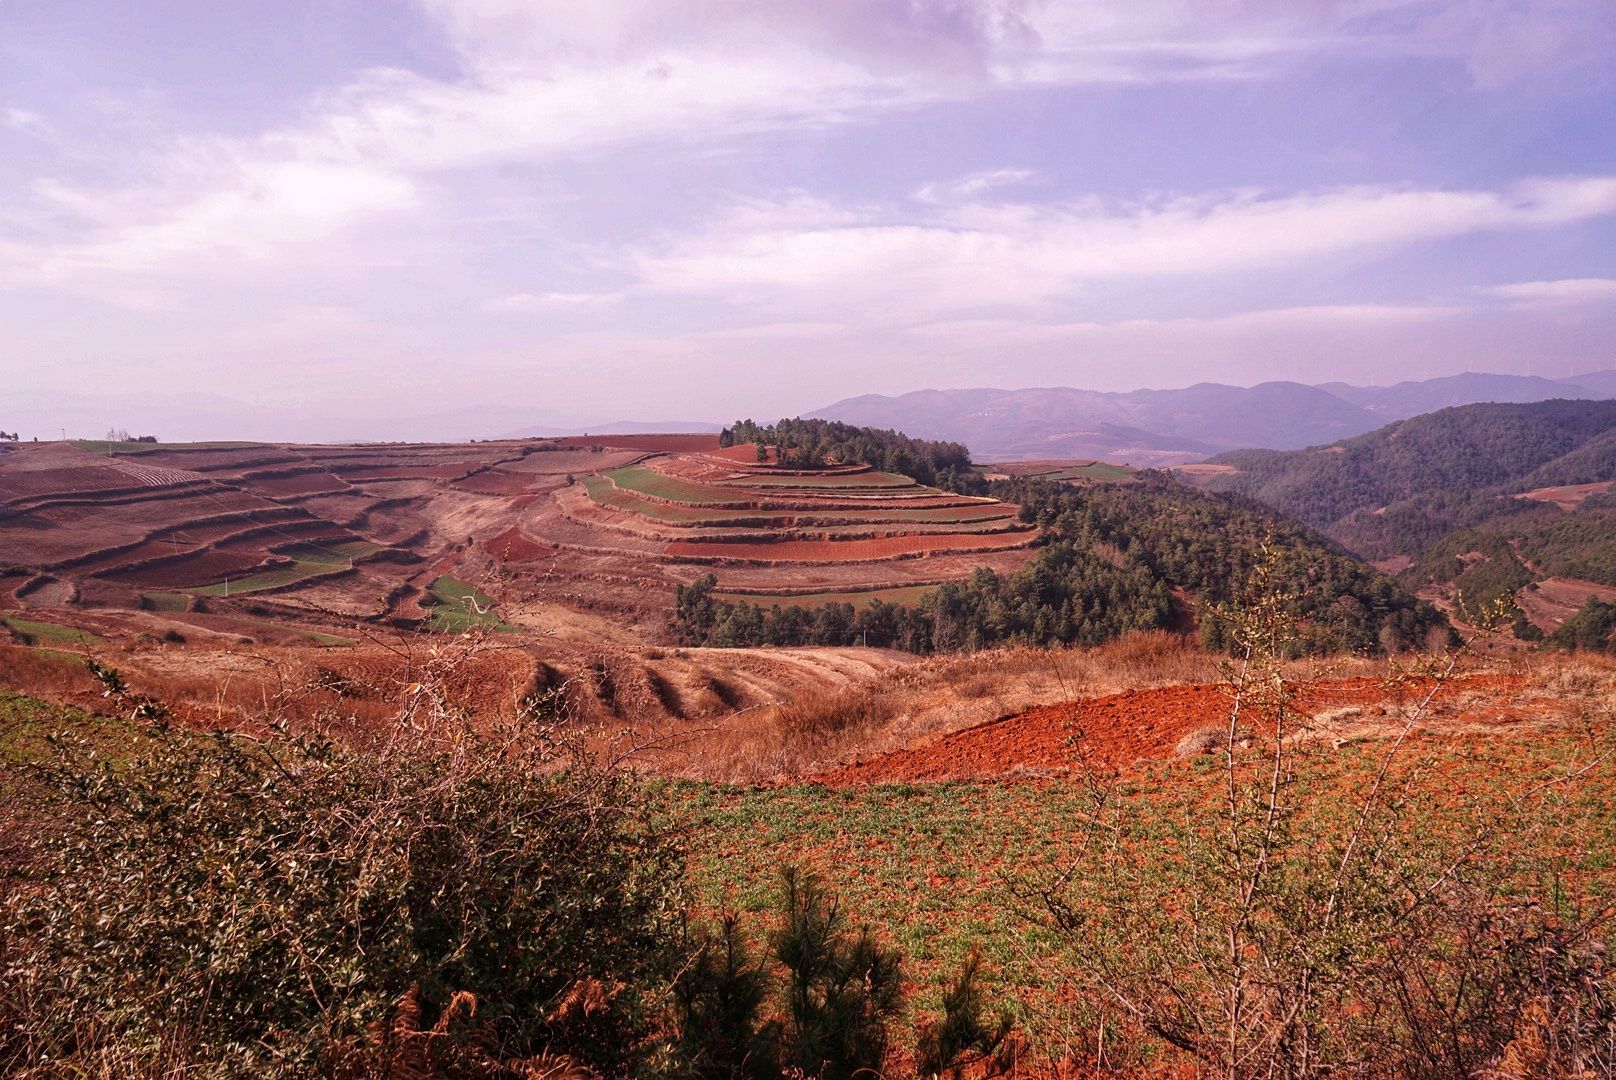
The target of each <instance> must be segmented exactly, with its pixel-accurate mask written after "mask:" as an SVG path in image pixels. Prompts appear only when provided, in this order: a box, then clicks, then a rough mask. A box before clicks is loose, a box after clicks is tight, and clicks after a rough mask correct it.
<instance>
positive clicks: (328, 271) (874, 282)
mask: <svg viewBox="0 0 1616 1080" xmlns="http://www.w3.org/2000/svg"><path fill="white" fill-rule="evenodd" d="M0 331H3V338H0V370H3V376H4V377H3V380H0V386H3V388H0V427H5V428H7V429H9V428H11V427H15V426H22V427H23V429H24V431H25V433H28V432H32V431H34V430H35V429H37V430H38V433H41V434H43V433H45V432H46V431H47V430H48V431H51V432H54V430H55V428H56V427H58V426H66V427H68V428H69V429H70V431H69V433H70V434H72V433H74V431H73V430H72V429H74V428H75V427H81V426H83V425H93V424H95V423H97V422H98V421H99V420H100V418H101V417H103V416H104V417H105V422H104V423H103V424H102V426H103V427H104V426H105V424H107V423H115V424H118V425H119V426H125V427H130V428H139V427H142V426H152V425H159V424H160V425H164V426H165V430H164V431H163V432H162V433H163V434H164V435H165V437H179V436H188V437H189V436H211V435H223V434H229V433H232V432H235V433H240V434H244V435H254V436H272V435H280V436H284V437H298V436H309V437H313V436H319V437H328V438H329V437H334V436H337V435H341V434H343V433H346V432H350V431H351V432H352V433H353V434H355V435H360V434H372V433H375V432H377V431H379V430H389V428H388V426H387V425H388V424H389V423H391V422H393V421H396V420H399V419H401V418H406V417H418V416H423V415H427V414H452V415H454V416H455V417H456V419H454V421H453V423H461V422H462V420H463V418H464V416H465V415H466V413H465V411H466V410H471V409H474V408H480V407H484V406H487V407H491V408H493V409H495V410H497V411H496V412H495V413H493V414H491V415H490V417H489V423H492V424H493V425H494V427H495V428H496V429H500V425H501V424H504V427H505V428H508V427H510V426H518V425H516V424H508V423H505V421H506V420H507V419H508V418H513V417H514V418H526V422H531V423H563V424H569V423H576V424H587V423H590V422H600V421H604V420H608V419H615V418H627V417H632V418H640V419H663V418H670V419H671V418H683V419H714V420H723V419H728V418H731V417H733V416H735V415H737V414H746V415H757V416H760V417H764V416H767V417H773V416H776V415H780V414H794V413H797V412H801V411H807V410H809V409H812V408H814V407H816V406H820V405H823V404H826V403H828V402H830V401H833V400H835V399H837V398H840V397H845V396H850V395H852V394H857V393H867V392H881V393H896V392H903V391H906V390H912V389H917V388H920V387H924V386H982V385H991V386H1027V385H1076V386H1087V387H1094V388H1099V389H1130V388H1134V387H1138V386H1173V385H1184V384H1187V383H1191V382H1197V381H1201V380H1218V381H1225V382H1236V383H1252V382H1258V381H1262V380H1264V379H1268V378H1295V379H1300V380H1302V381H1308V382H1319V381H1325V380H1329V379H1338V378H1339V379H1348V380H1352V381H1359V382H1393V381H1397V380H1399V379H1402V378H1408V377H1419V376H1421V375H1424V374H1431V375H1438V374H1446V373H1450V372H1454V371H1463V370H1465V369H1466V368H1467V367H1472V366H1473V367H1474V368H1475V369H1476V370H1493V371H1512V372H1522V373H1524V372H1527V371H1528V370H1530V371H1533V372H1535V373H1538V374H1552V375H1557V376H1563V375H1567V374H1570V373H1572V372H1579V371H1586V370H1592V369H1598V368H1609V367H1613V366H1616V349H1613V348H1612V343H1613V342H1616V0H1356V2H1328V0H1251V2H1241V0H1083V2H1066V3H1062V2H1048V3H1039V2H1037V0H1025V2H1023V0H975V2H973V0H637V2H636V0H565V2H561V0H555V2H551V0H420V2H418V3H413V4H410V3H403V2H400V3H396V4H395V3H387V2H384V0H275V2H274V3H246V2H235V3H232V2H228V0H140V2H133V0H104V2H92V0H0ZM148 420H149V421H150V423H149V424H148V423H147V421H148ZM442 422H444V423H448V422H449V421H442ZM466 423H468V424H469V423H470V422H469V421H466ZM227 429H228V430H227ZM414 433H420V434H437V433H438V432H436V431H432V432H427V431H426V430H425V428H423V429H421V431H419V432H414ZM467 433H468V434H472V433H491V432H489V431H486V430H484V431H480V432H479V431H475V430H473V429H472V428H471V427H468V430H467ZM411 434H412V432H411V431H409V430H404V431H400V432H399V437H409V436H410V435H411Z"/></svg>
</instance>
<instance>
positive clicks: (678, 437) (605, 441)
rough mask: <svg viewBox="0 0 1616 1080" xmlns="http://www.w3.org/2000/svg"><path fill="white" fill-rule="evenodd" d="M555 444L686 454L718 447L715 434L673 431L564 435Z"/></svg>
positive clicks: (712, 449) (555, 440)
mask: <svg viewBox="0 0 1616 1080" xmlns="http://www.w3.org/2000/svg"><path fill="white" fill-rule="evenodd" d="M550 441H551V442H554V443H556V444H557V445H558V446H584V447H588V446H611V447H616V448H617V449H620V450H646V451H652V452H656V453H663V454H689V453H702V452H708V451H714V450H717V449H718V433H717V432H713V433H712V434H711V435H709V434H707V433H705V432H695V433H689V432H673V433H669V434H655V435H564V436H562V437H561V438H558V439H552V440H550Z"/></svg>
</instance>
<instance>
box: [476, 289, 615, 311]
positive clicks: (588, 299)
mask: <svg viewBox="0 0 1616 1080" xmlns="http://www.w3.org/2000/svg"><path fill="white" fill-rule="evenodd" d="M623 297H624V294H623V293H620V292H613V293H587V292H547V293H513V294H511V295H510V296H501V297H498V298H497V299H493V300H489V301H486V302H485V303H484V304H483V310H485V311H499V312H507V313H515V314H523V313H531V312H539V311H582V310H588V309H590V308H601V307H608V306H610V305H612V304H616V303H620V302H621V301H622V300H623Z"/></svg>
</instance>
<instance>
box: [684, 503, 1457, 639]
mask: <svg viewBox="0 0 1616 1080" xmlns="http://www.w3.org/2000/svg"><path fill="white" fill-rule="evenodd" d="M990 492H991V494H993V495H994V496H995V497H996V498H1000V499H1004V500H1006V501H1009V502H1015V503H1018V504H1020V506H1021V516H1022V518H1023V520H1025V521H1027V522H1029V523H1034V524H1038V525H1040V526H1041V527H1042V528H1043V529H1044V535H1045V542H1044V545H1043V546H1042V547H1041V549H1040V550H1039V551H1038V553H1037V555H1036V556H1035V557H1034V558H1033V560H1032V561H1031V562H1030V563H1029V564H1028V565H1027V566H1025V567H1023V568H1022V569H1021V570H1020V571H1018V572H1017V573H1014V574H1010V575H1000V574H996V573H994V572H993V571H991V570H986V569H982V570H978V571H977V572H976V573H975V574H973V575H972V576H971V577H970V578H969V579H968V580H966V581H963V582H958V583H952V584H947V585H943V586H940V587H938V588H937V589H935V590H933V591H932V592H930V593H928V594H926V595H925V596H924V597H923V598H922V600H921V602H920V603H919V604H918V605H917V606H915V607H914V608H902V607H896V606H893V605H889V604H882V603H879V602H872V603H870V604H868V605H866V606H865V607H863V608H861V609H855V608H854V606H853V605H851V604H830V605H825V606H823V607H820V608H816V609H804V608H800V607H794V606H786V605H777V606H772V607H767V608H765V607H762V606H760V605H756V604H750V603H744V602H743V603H722V602H718V601H715V600H714V599H713V598H712V595H711V594H712V592H713V589H714V587H715V585H716V580H715V579H713V578H712V577H708V578H704V579H702V580H701V581H698V582H697V583H695V584H694V585H691V586H688V587H682V588H680V589H679V590H678V592H677V593H676V596H675V623H676V631H677V633H678V636H679V637H680V639H681V640H682V641H684V642H686V643H688V644H701V645H719V646H742V645H851V644H858V643H861V642H864V641H868V642H869V644H872V645H883V646H888V647H893V648H899V649H905V650H908V651H912V652H922V653H925V652H951V651H972V650H976V649H982V648H987V647H990V646H993V645H1000V644H1027V645H1055V644H1081V645H1094V644H1099V643H1101V642H1104V641H1108V640H1110V639H1112V638H1115V637H1117V636H1119V635H1121V634H1124V633H1126V632H1128V631H1132V630H1157V629H1171V630H1189V629H1191V628H1196V629H1197V631H1198V633H1199V634H1200V637H1201V640H1202V641H1203V642H1204V643H1205V644H1207V645H1208V646H1210V647H1213V648H1223V647H1226V646H1227V644H1228V642H1227V640H1226V638H1225V631H1224V624H1223V622H1222V621H1221V620H1219V619H1217V618H1213V617H1209V616H1211V615H1212V613H1213V612H1214V611H1215V610H1216V609H1217V608H1219V607H1221V606H1224V605H1229V604H1233V603H1237V602H1239V601H1240V600H1241V599H1242V598H1243V597H1244V595H1245V593H1246V592H1247V590H1248V589H1249V587H1250V585H1251V582H1252V577H1253V572H1254V571H1255V569H1256V567H1257V565H1258V562H1259V560H1261V559H1264V558H1265V557H1266V558H1268V559H1269V560H1270V561H1271V567H1270V574H1271V579H1272V580H1273V581H1274V583H1275V584H1276V585H1277V586H1278V587H1279V588H1280V589H1281V590H1282V591H1284V592H1286V593H1288V594H1290V595H1291V604H1292V608H1293V613H1294V616H1295V618H1296V620H1297V624H1298V627H1299V631H1300V633H1299V637H1298V646H1297V647H1298V649H1299V650H1301V651H1305V652H1312V653H1328V652H1337V651H1342V650H1350V651H1356V652H1379V651H1382V650H1385V649H1397V648H1404V647H1408V646H1412V645H1416V644H1420V643H1423V642H1424V641H1425V640H1426V639H1427V638H1428V637H1429V636H1430V635H1431V634H1432V633H1433V632H1435V633H1438V634H1442V635H1446V634H1447V633H1449V632H1450V631H1449V629H1448V627H1447V624H1446V621H1445V620H1444V618H1443V617H1442V615H1441V614H1440V613H1439V612H1437V611H1436V610H1435V609H1434V608H1432V607H1431V606H1430V605H1428V604H1426V603H1423V602H1421V601H1418V600H1416V599H1415V598H1414V597H1413V596H1412V595H1410V594H1409V593H1408V592H1407V590H1405V589H1404V588H1402V587H1401V586H1400V585H1398V584H1397V583H1396V582H1395V581H1393V580H1392V579H1391V578H1389V577H1387V576H1385V575H1384V574H1381V573H1379V572H1377V571H1375V570H1374V569H1372V568H1370V567H1368V566H1366V565H1364V564H1363V563H1361V562H1359V561H1358V560H1357V559H1355V558H1353V557H1352V556H1350V555H1348V554H1346V553H1345V552H1343V551H1341V550H1340V549H1338V548H1336V547H1335V546H1334V545H1333V544H1331V543H1330V542H1329V541H1327V540H1325V539H1324V538H1322V537H1320V536H1318V535H1317V534H1315V533H1312V532H1311V531H1309V530H1307V529H1305V528H1302V527H1299V526H1296V525H1293V524H1290V523H1288V522H1285V521H1282V520H1280V519H1278V518H1276V517H1275V516H1274V515H1273V514H1272V513H1270V512H1269V511H1267V510H1266V509H1264V508H1263V507H1261V506H1260V505H1258V504H1256V503H1254V502H1252V501H1250V500H1246V499H1241V498H1238V497H1234V496H1228V495H1215V494H1208V493H1206V492H1201V491H1196V490H1193V489H1191V488H1187V487H1184V486H1183V485H1181V484H1178V483H1177V482H1175V481H1174V480H1172V479H1171V478H1170V477H1168V476H1166V475H1164V474H1160V473H1142V474H1140V477H1139V479H1138V481H1137V482H1135V483H1132V484H1128V485H1113V484H1102V485H1094V486H1089V487H1082V488H1074V487H1070V486H1066V485H1060V484H1052V483H1049V482H1047V481H1040V480H1033V479H1021V480H1010V481H1000V482H997V483H994V484H992V485H991V486H990ZM1265 553H1266V555H1265Z"/></svg>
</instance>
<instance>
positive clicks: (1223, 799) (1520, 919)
mask: <svg viewBox="0 0 1616 1080" xmlns="http://www.w3.org/2000/svg"><path fill="white" fill-rule="evenodd" d="M1286 611H1287V605H1286V598H1285V597H1283V596H1282V595H1281V594H1279V593H1278V592H1277V591H1276V590H1274V589H1272V588H1271V587H1268V588H1264V589H1262V590H1259V591H1258V592H1257V593H1256V594H1255V595H1254V597H1253V598H1251V599H1250V600H1249V601H1248V602H1247V604H1246V605H1244V606H1242V607H1241V608H1239V609H1236V610H1233V611H1231V612H1230V613H1229V619H1230V631H1229V632H1230V634H1231V635H1232V638H1233V640H1235V641H1236V642H1237V643H1238V644H1239V646H1240V648H1241V652H1240V654H1239V659H1238V661H1237V662H1234V663H1231V664H1230V665H1229V666H1228V669H1227V674H1228V677H1229V689H1230V695H1231V706H1230V711H1229V716H1228V721H1227V725H1226V727H1225V728H1224V729H1223V731H1222V732H1221V735H1220V737H1217V738H1214V739H1213V740H1212V749H1213V750H1214V751H1215V754H1216V756H1215V758H1213V759H1212V760H1210V761H1207V762H1206V765H1207V770H1206V771H1207V774H1208V779H1209V780H1211V781H1212V782H1211V783H1207V784H1204V785H1197V786H1195V787H1191V788H1187V789H1186V790H1185V791H1183V792H1181V793H1179V794H1178V796H1177V797H1175V796H1173V795H1168V796H1167V797H1162V796H1159V795H1157V796H1154V797H1152V796H1148V795H1146V796H1141V795H1139V794H1137V793H1133V792H1130V791H1129V790H1128V789H1127V787H1126V786H1125V785H1121V784H1113V783H1108V782H1106V781H1105V780H1104V779H1103V778H1100V777H1095V778H1093V783H1092V788H1091V796H1092V804H1091V808H1090V809H1091V812H1090V813H1088V814H1087V815H1085V816H1084V818H1083V820H1082V822H1081V825H1080V829H1079V838H1078V844H1077V847H1078V850H1079V855H1078V856H1077V858H1076V859H1075V860H1074V861H1073V862H1072V864H1071V865H1070V866H1068V867H1067V868H1066V870H1065V871H1064V873H1062V874H1061V875H1060V876H1059V877H1057V878H1056V879H1054V880H1052V881H1048V882H1045V883H1044V885H1043V886H1042V888H1041V891H1038V892H1037V896H1036V898H1037V901H1038V903H1039V904H1040V905H1041V906H1042V907H1043V908H1044V911H1045V915H1046V918H1047V921H1048V924H1049V925H1050V926H1051V927H1052V928H1053V929H1054V930H1055V931H1056V932H1057V933H1058V934H1059V935H1060V936H1061V937H1062V938H1063V939H1064V941H1065V944H1066V946H1067V954H1068V957H1069V958H1070V961H1071V964H1072V973H1073V977H1074V981H1075V982H1076V984H1077V987H1078V991H1079V997H1080V998H1081V1016H1080V1018H1079V1019H1078V1020H1077V1022H1076V1023H1075V1024H1074V1026H1075V1027H1086V1028H1087V1029H1088V1030H1089V1031H1090V1032H1091V1033H1092V1034H1091V1035H1090V1041H1089V1049H1088V1054H1089V1057H1090V1064H1091V1065H1093V1066H1095V1067H1097V1069H1098V1070H1099V1071H1102V1072H1109V1073H1118V1072H1120V1073H1124V1074H1131V1073H1135V1072H1151V1071H1159V1070H1164V1069H1166V1068H1168V1067H1170V1066H1171V1067H1183V1068H1189V1069H1194V1070H1195V1071H1196V1074H1197V1075H1203V1074H1204V1075H1218V1076H1227V1077H1259V1076H1261V1077H1315V1076H1324V1075H1343V1074H1345V1075H1352V1076H1365V1077H1445V1078H1446V1077H1451V1078H1455V1080H1458V1078H1465V1077H1489V1078H1500V1080H1501V1078H1504V1077H1510V1078H1516V1077H1518V1078H1525V1077H1537V1076H1561V1077H1594V1076H1611V1075H1616V970H1613V969H1612V968H1611V967H1610V965H1609V963H1608V959H1607V949H1606V944H1605V942H1606V940H1607V939H1608V936H1609V933H1610V930H1611V924H1612V920H1613V919H1616V902H1613V901H1616V894H1613V891H1612V887H1611V885H1612V882H1611V876H1610V862H1609V850H1608V847H1607V846H1606V845H1605V844H1603V843H1601V842H1600V841H1599V840H1593V841H1590V840H1589V839H1588V838H1589V837H1598V836H1599V834H1600V831H1601V830H1600V829H1599V828H1597V827H1593V828H1590V827H1588V826H1587V825H1579V823H1578V822H1577V820H1576V819H1578V818H1580V817H1582V816H1584V815H1589V816H1591V817H1592V818H1593V820H1594V821H1596V822H1597V821H1598V820H1600V815H1601V814H1602V813H1603V808H1601V807H1590V806H1582V805H1578V803H1577V801H1576V800H1575V799H1574V798H1573V796H1572V788H1571V785H1572V783H1573V782H1574V781H1576V780H1578V779H1580V778H1582V777H1585V776H1587V775H1589V774H1591V773H1594V772H1595V771H1603V772H1606V773H1608V771H1609V770H1610V769H1611V768H1612V764H1613V761H1616V742H1613V734H1612V730H1613V726H1616V725H1613V724H1612V721H1613V720H1616V715H1613V714H1612V713H1611V712H1610V711H1609V708H1608V705H1607V706H1606V708H1604V709H1602V710H1599V711H1597V712H1594V711H1591V712H1590V713H1589V715H1588V717H1587V719H1588V721H1589V725H1588V732H1587V738H1586V742H1585V743H1584V744H1583V745H1580V746H1578V747H1577V753H1576V756H1575V757H1574V758H1573V759H1572V760H1569V761H1566V762H1563V763H1562V767H1561V768H1560V769H1558V770H1557V771H1556V773H1554V774H1553V775H1549V776H1542V777H1539V776H1520V777H1516V776H1505V777H1497V778H1493V779H1492V780H1491V782H1490V783H1487V784H1485V785H1483V786H1480V787H1478V788H1473V789H1468V790H1467V789H1466V787H1465V786H1463V785H1459V784H1455V783H1453V782H1452V780H1448V781H1446V782H1445V781H1444V778H1443V777H1442V776H1441V775H1440V774H1439V773H1437V771H1436V767H1437V764H1438V758H1436V757H1435V756H1433V755H1432V754H1430V753H1429V751H1427V752H1426V753H1423V754H1422V753H1421V752H1420V751H1421V747H1420V746H1419V734H1420V732H1419V729H1420V723H1421V717H1422V715H1423V714H1424V712H1425V710H1426V708H1427V707H1428V705H1429V704H1430V701H1431V699H1432V697H1433V696H1434V695H1435V694H1436V693H1437V692H1438V691H1439V690H1440V688H1441V686H1442V683H1443V681H1444V680H1445V679H1446V678H1447V676H1448V675H1449V674H1450V673H1451V671H1452V670H1453V669H1452V664H1451V663H1449V664H1448V665H1446V666H1434V667H1432V668H1430V669H1429V670H1427V671H1425V672H1422V673H1419V675H1418V677H1415V678H1410V679H1409V680H1408V681H1407V683H1406V685H1407V687H1408V688H1409V689H1410V690H1411V691H1412V695H1413V696H1412V697H1411V699H1410V701H1409V703H1408V704H1407V705H1406V706H1405V708H1404V712H1403V715H1402V716H1401V717H1398V718H1395V719H1396V720H1397V725H1396V726H1395V727H1394V728H1393V729H1392V734H1391V735H1390V737H1389V738H1387V739H1386V740H1385V741H1384V742H1381V743H1378V744H1370V745H1368V746H1366V747H1364V748H1344V747H1339V746H1337V747H1327V744H1326V746H1325V747H1323V748H1321V743H1320V740H1319V739H1318V734H1319V733H1318V732H1315V731H1313V730H1311V728H1310V718H1309V717H1308V716H1307V714H1306V713H1305V712H1303V711H1301V710H1300V709H1299V707H1298V702H1297V697H1296V688H1295V687H1293V686H1291V685H1289V684H1288V682H1287V680H1286V679H1285V677H1284V674H1283V670H1282V668H1281V667H1280V665H1279V663H1278V660H1279V658H1280V657H1282V656H1283V655H1285V653H1286V652H1287V648H1288V644H1289V635H1290V633H1291V631H1292V626H1291V624H1290V622H1289V620H1288V618H1287V616H1286ZM1579 741H1580V740H1579ZM1107 1032H1110V1033H1111V1038H1110V1040H1109V1042H1107V1040H1106V1033H1107Z"/></svg>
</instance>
